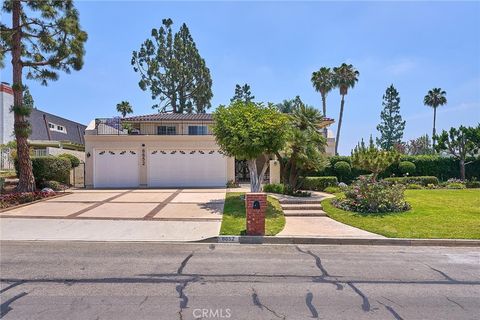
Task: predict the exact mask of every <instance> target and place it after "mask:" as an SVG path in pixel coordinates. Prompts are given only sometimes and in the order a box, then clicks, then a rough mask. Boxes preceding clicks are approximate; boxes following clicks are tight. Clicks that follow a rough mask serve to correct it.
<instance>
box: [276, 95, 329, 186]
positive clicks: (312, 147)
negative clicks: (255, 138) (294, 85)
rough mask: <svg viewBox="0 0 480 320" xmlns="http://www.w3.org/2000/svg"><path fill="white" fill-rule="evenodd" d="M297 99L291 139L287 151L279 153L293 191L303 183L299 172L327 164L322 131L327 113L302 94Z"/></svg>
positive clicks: (278, 156)
mask: <svg viewBox="0 0 480 320" xmlns="http://www.w3.org/2000/svg"><path fill="white" fill-rule="evenodd" d="M294 101H295V103H294V105H295V107H294V108H293V110H292V112H291V114H289V120H290V121H289V126H288V127H289V130H288V135H287V143H286V145H285V148H284V149H283V150H282V151H283V152H277V153H276V156H277V158H278V159H279V161H280V163H281V176H282V177H281V178H282V181H283V183H284V184H285V185H287V187H288V189H289V190H290V191H292V192H295V191H296V190H298V189H299V188H300V187H301V184H300V181H299V179H298V177H299V176H301V175H302V174H304V173H305V172H307V171H319V170H322V169H324V168H325V167H326V166H327V161H326V157H325V145H326V141H325V138H324V137H323V135H322V134H321V132H320V129H321V128H320V125H321V123H322V121H323V115H322V114H321V113H320V112H319V111H318V110H317V109H315V108H314V107H311V106H308V105H305V104H304V103H303V102H302V101H301V100H300V97H298V96H297V97H296V98H295V99H294Z"/></svg>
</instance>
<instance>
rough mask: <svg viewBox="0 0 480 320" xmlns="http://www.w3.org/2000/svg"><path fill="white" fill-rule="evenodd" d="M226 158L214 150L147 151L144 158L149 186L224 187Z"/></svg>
mask: <svg viewBox="0 0 480 320" xmlns="http://www.w3.org/2000/svg"><path fill="white" fill-rule="evenodd" d="M226 163H227V161H226V158H225V157H224V156H223V155H222V154H220V153H219V152H218V151H214V152H212V151H208V150H207V151H205V150H202V151H200V150H195V151H191V150H189V151H178V150H151V151H149V159H148V167H149V170H148V185H149V186H150V187H219V186H222V187H223V186H225V183H226V177H227V166H226Z"/></svg>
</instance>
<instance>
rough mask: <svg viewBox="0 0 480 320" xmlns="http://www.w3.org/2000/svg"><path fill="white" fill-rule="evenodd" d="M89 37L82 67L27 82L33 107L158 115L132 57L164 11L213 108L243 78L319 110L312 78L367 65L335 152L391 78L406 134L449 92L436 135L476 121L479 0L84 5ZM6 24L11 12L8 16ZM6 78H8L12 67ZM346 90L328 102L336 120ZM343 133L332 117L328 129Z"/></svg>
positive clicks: (345, 149)
mask: <svg viewBox="0 0 480 320" xmlns="http://www.w3.org/2000/svg"><path fill="white" fill-rule="evenodd" d="M76 6H77V8H78V10H79V11H80V22H81V25H82V27H83V29H84V30H85V31H87V32H88V36H89V38H88V42H87V43H86V46H85V49H86V55H85V61H84V62H85V64H84V66H83V69H82V70H81V71H79V72H75V71H74V72H72V73H71V74H69V75H68V74H60V79H59V81H57V82H51V83H50V84H49V85H48V86H47V87H44V86H41V85H40V84H39V83H36V82H31V81H27V84H28V86H29V88H30V91H31V93H32V95H33V97H34V99H35V104H36V106H37V108H39V109H41V110H44V111H47V112H50V113H54V114H56V115H59V116H63V117H66V118H69V119H71V120H74V121H78V122H81V123H84V124H88V123H89V122H90V121H91V120H92V119H94V118H97V117H111V116H116V115H117V114H116V110H115V106H116V104H117V103H118V102H120V101H122V100H127V101H129V102H130V103H131V105H132V106H133V109H134V111H135V114H137V115H139V114H150V113H155V112H156V111H155V110H152V109H151V106H152V105H153V104H154V102H153V101H152V100H151V97H150V94H149V93H148V92H144V91H142V90H141V89H140V88H139V87H138V81H139V79H140V78H139V75H138V74H137V73H135V72H134V71H133V68H132V66H131V64H130V61H131V56H132V51H133V50H138V49H139V48H140V45H141V43H142V42H143V41H145V40H146V39H147V38H148V37H149V35H150V32H151V29H152V28H158V27H160V26H161V21H162V19H163V18H167V17H169V18H171V19H172V20H173V21H174V29H175V30H177V29H178V27H179V26H180V25H181V24H182V23H186V24H187V26H188V27H189V29H190V32H191V34H192V36H193V38H194V40H195V42H196V45H197V47H198V49H199V52H200V54H201V56H202V57H203V58H204V59H205V61H206V64H207V66H208V67H209V69H210V72H211V76H212V81H213V87H212V90H213V99H212V109H210V110H209V111H213V110H214V109H215V108H216V107H217V106H218V105H221V104H228V103H229V101H230V98H231V97H232V96H233V94H234V88H235V84H237V83H239V84H243V83H248V84H250V86H251V90H252V93H253V95H254V96H255V100H256V101H263V102H274V103H278V102H281V101H282V100H284V99H292V98H294V97H295V96H296V95H300V97H301V98H302V100H303V101H304V102H306V103H307V104H310V105H313V106H315V107H317V108H318V109H319V110H320V109H321V99H320V94H319V93H317V92H315V90H314V89H313V87H312V84H311V82H310V78H311V74H312V72H313V71H316V70H318V69H319V68H320V67H322V66H329V67H334V66H339V65H340V64H341V63H343V62H346V63H349V64H350V63H351V64H353V65H354V67H355V68H356V69H357V70H358V71H359V72H360V76H359V81H358V83H357V85H356V86H355V87H354V88H353V89H351V90H349V92H348V95H347V96H346V102H345V112H344V121H343V124H342V130H341V140H340V144H339V152H340V154H345V155H347V154H350V151H351V149H352V148H353V147H354V146H355V145H356V144H357V142H358V141H359V140H360V139H361V138H365V139H368V137H369V136H370V134H372V135H373V136H374V137H375V136H376V135H377V130H376V126H377V124H378V123H379V121H380V112H381V109H382V96H383V94H384V93H385V90H386V88H387V87H388V86H390V85H391V84H393V85H394V86H395V87H396V88H397V90H398V91H399V93H400V97H401V102H400V106H401V115H402V117H403V118H404V120H406V121H407V123H406V128H405V132H404V140H409V139H413V138H416V137H419V136H421V135H423V134H425V133H428V134H430V135H431V131H432V121H433V110H432V109H431V108H429V107H426V106H424V105H423V97H424V96H425V94H426V93H427V91H428V90H429V89H431V88H434V87H441V88H442V89H443V90H445V91H446V92H447V99H448V104H447V105H446V106H442V107H440V108H439V109H438V112H437V131H438V130H441V129H449V128H450V127H452V126H459V125H467V126H468V125H476V124H478V123H479V122H480V2H477V1H475V2H458V1H455V2H445V1H442V2H413V1H407V2H391V1H388V2H387V1H383V2H345V1H341V2H199V1H196V2H158V1H146V2H139V1H136V2H133V1H131V2H128V1H77V2H76ZM1 19H2V21H4V20H5V19H10V17H9V16H5V15H2V18H1ZM9 61H10V58H9V57H7V60H6V62H7V63H6V67H5V69H3V70H0V72H1V81H7V82H11V79H12V76H11V66H10V65H9V64H8V62H9ZM339 109H340V95H339V93H338V90H335V91H332V92H331V93H330V94H329V95H328V98H327V116H328V117H330V118H334V119H338V114H339ZM332 129H333V130H334V131H335V130H336V124H335V125H333V126H332Z"/></svg>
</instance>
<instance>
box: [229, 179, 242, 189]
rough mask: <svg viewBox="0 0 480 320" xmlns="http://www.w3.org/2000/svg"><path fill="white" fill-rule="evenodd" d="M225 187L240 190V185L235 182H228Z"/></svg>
mask: <svg viewBox="0 0 480 320" xmlns="http://www.w3.org/2000/svg"><path fill="white" fill-rule="evenodd" d="M226 186H227V188H240V185H239V184H238V182H237V181H235V180H228V181H227V184H226Z"/></svg>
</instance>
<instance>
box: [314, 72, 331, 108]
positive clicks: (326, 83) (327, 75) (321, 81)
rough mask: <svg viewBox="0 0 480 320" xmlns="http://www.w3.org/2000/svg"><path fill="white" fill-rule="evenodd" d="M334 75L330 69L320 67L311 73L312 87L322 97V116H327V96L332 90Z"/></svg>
mask: <svg viewBox="0 0 480 320" xmlns="http://www.w3.org/2000/svg"><path fill="white" fill-rule="evenodd" d="M333 80H334V73H333V72H332V70H331V69H330V68H327V67H321V68H320V69H319V70H318V71H315V72H313V73H312V79H311V81H312V85H313V87H314V88H315V90H316V91H317V92H320V95H321V97H322V111H323V115H324V116H327V95H328V93H329V92H330V91H332V89H333V88H335V84H334V81H333Z"/></svg>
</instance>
